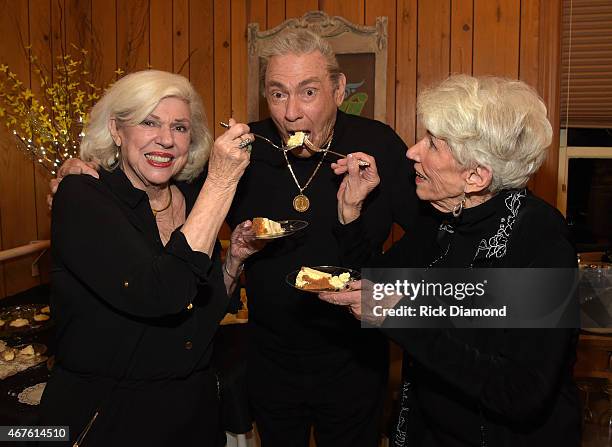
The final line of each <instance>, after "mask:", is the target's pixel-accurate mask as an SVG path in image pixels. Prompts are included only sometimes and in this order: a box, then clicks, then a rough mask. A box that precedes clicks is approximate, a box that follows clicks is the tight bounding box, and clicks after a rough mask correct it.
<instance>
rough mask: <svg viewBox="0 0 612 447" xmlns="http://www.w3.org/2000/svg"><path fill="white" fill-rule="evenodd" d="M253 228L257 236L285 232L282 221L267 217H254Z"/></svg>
mask: <svg viewBox="0 0 612 447" xmlns="http://www.w3.org/2000/svg"><path fill="white" fill-rule="evenodd" d="M253 230H254V231H255V235H256V236H274V235H277V234H281V233H284V232H285V230H283V227H282V226H281V224H280V223H278V222H276V221H274V220H272V219H268V218H267V217H255V218H253Z"/></svg>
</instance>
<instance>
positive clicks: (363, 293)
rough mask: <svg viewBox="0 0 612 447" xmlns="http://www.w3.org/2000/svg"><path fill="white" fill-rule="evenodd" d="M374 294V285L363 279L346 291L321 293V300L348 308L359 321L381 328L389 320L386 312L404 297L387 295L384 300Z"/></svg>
mask: <svg viewBox="0 0 612 447" xmlns="http://www.w3.org/2000/svg"><path fill="white" fill-rule="evenodd" d="M373 292H374V285H373V284H372V282H371V281H369V280H367V279H363V280H361V281H351V282H350V283H349V288H348V290H346V291H342V292H321V293H319V298H320V299H322V300H323V301H327V302H328V303H331V304H336V305H338V306H347V307H348V309H349V311H350V312H351V313H352V314H353V316H354V317H355V318H357V319H358V320H361V321H364V322H366V323H368V324H371V325H373V326H381V325H382V324H383V323H384V321H385V319H386V318H387V315H386V313H385V311H386V310H389V309H393V308H395V306H397V304H398V303H399V302H400V300H401V299H402V298H403V297H402V295H397V294H391V295H386V294H385V296H384V297H382V298H380V297H376V298H375V295H374V294H373Z"/></svg>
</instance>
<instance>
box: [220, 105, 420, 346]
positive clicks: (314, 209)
mask: <svg viewBox="0 0 612 447" xmlns="http://www.w3.org/2000/svg"><path fill="white" fill-rule="evenodd" d="M250 127H251V130H252V131H253V132H255V133H258V134H261V135H264V136H266V137H268V138H269V139H271V140H272V141H274V142H276V143H277V144H279V145H281V140H280V136H279V135H278V132H277V130H276V127H275V126H274V123H273V122H272V120H270V119H268V120H264V121H260V122H257V123H253V124H250ZM330 149H331V150H334V151H336V152H340V153H343V154H348V153H351V152H356V151H363V152H366V153H369V154H371V155H374V156H375V157H376V161H377V166H378V169H379V173H380V177H381V178H382V182H381V185H380V187H379V188H378V189H377V190H376V191H375V193H373V194H372V195H371V197H369V198H368V201H367V203H366V204H365V205H364V212H363V218H364V220H365V222H366V228H367V230H366V235H365V237H367V238H368V240H369V243H371V245H372V246H373V247H377V248H378V250H381V249H382V244H383V242H384V241H385V239H386V238H387V236H388V234H389V231H390V229H391V224H392V222H393V221H395V222H400V223H402V224H404V225H406V224H407V223H408V222H410V219H411V218H413V217H414V214H415V212H416V207H417V200H416V195H415V192H414V186H413V183H412V182H411V172H412V171H413V168H412V164H411V163H410V162H409V161H408V160H407V159H406V156H405V153H406V150H407V148H406V145H405V144H404V143H403V141H402V140H401V139H400V138H399V137H398V136H397V134H396V133H395V132H394V131H393V130H392V129H391V128H390V127H389V126H387V125H385V124H383V123H380V122H378V121H373V120H369V119H366V118H361V117H357V116H353V115H347V114H344V113H342V112H340V111H338V114H337V119H336V124H335V128H334V135H333V140H332V143H331V147H330ZM287 155H288V157H289V162H290V163H291V166H292V167H293V170H294V172H295V175H296V177H297V180H298V182H299V183H300V185H301V186H304V184H305V183H306V182H307V180H308V178H309V177H310V176H311V175H312V173H313V172H314V170H315V168H316V166H317V164H318V163H319V161H320V160H321V158H322V157H323V154H315V155H313V156H311V157H309V158H304V159H300V158H297V157H294V156H293V155H292V154H290V153H288V154H287ZM335 160H337V156H332V155H330V154H327V155H325V157H324V159H323V163H322V166H321V167H320V169H319V171H318V172H317V173H316V174H315V176H314V177H313V179H312V181H311V183H310V185H309V186H308V188H307V189H306V190H305V191H304V194H305V195H306V196H307V197H308V198H309V199H310V208H309V209H308V210H307V211H306V212H304V213H300V212H298V211H295V210H294V208H293V205H292V203H293V199H294V197H295V196H296V195H297V194H298V193H299V190H298V188H297V186H296V184H295V182H294V180H293V178H292V176H291V173H290V172H289V169H288V167H287V163H286V161H285V158H284V157H283V154H282V153H281V152H280V151H278V150H276V149H274V148H273V147H272V146H271V145H269V144H268V143H266V142H263V141H261V140H259V139H256V141H255V143H254V144H253V151H252V154H251V164H250V166H249V168H248V169H247V171H246V173H245V174H244V176H243V177H242V179H241V181H240V184H239V187H238V191H237V193H236V198H235V200H234V203H233V206H232V208H231V210H230V213H229V214H228V218H227V220H228V222H229V224H230V226H231V227H232V228H233V227H235V226H236V225H237V224H239V223H240V222H242V221H244V220H246V219H252V218H253V217H268V218H271V219H274V220H285V219H297V220H305V221H307V222H308V223H309V225H308V227H307V228H306V229H305V230H303V231H300V232H298V233H296V234H294V235H292V236H289V237H285V238H280V239H276V240H273V241H272V242H270V243H269V244H268V245H267V246H266V247H265V249H264V250H262V251H261V252H260V253H258V254H256V255H254V256H252V257H251V258H250V259H249V260H247V263H246V266H245V272H246V288H247V293H248V297H249V322H250V324H251V326H252V328H253V329H254V331H255V335H256V336H257V337H259V339H260V340H259V343H258V345H259V347H261V346H263V345H266V346H273V347H275V348H277V349H281V350H284V351H286V352H292V351H294V350H323V351H324V350H329V349H333V348H334V345H338V344H346V343H352V344H353V345H356V344H358V343H357V341H356V340H354V339H353V340H351V339H352V338H354V337H355V336H357V335H356V334H357V331H358V329H359V323H358V322H357V321H355V320H354V319H353V318H352V317H351V316H350V314H349V313H348V312H347V311H346V309H344V308H340V307H337V306H333V305H330V304H328V303H325V302H323V301H321V300H319V299H318V298H317V297H316V296H315V295H313V294H309V293H304V292H300V291H298V290H296V289H294V288H293V287H291V285H289V284H288V283H287V282H286V276H287V274H289V273H291V272H293V271H295V270H297V269H299V268H300V267H301V266H317V265H338V264H339V263H340V253H339V246H338V243H337V242H336V239H335V238H334V236H333V233H332V229H333V227H334V226H335V225H336V223H337V221H338V212H337V199H336V193H337V191H338V186H339V185H340V182H341V180H342V178H341V177H339V176H336V175H335V174H334V173H333V171H332V170H331V168H330V164H331V162H332V161H335ZM362 332H364V331H362ZM365 332H370V331H365Z"/></svg>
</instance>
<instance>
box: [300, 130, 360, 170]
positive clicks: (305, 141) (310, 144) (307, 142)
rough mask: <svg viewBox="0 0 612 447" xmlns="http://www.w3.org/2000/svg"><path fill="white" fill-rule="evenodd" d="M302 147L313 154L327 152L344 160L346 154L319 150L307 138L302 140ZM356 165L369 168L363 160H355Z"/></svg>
mask: <svg viewBox="0 0 612 447" xmlns="http://www.w3.org/2000/svg"><path fill="white" fill-rule="evenodd" d="M304 145H305V146H306V147H307V148H308V149H310V150H311V151H313V152H328V153H330V154H333V155H337V156H338V157H340V158H346V154H341V153H340V152H334V151H330V150H329V149H321V148H320V147H317V146H315V145H314V143H313V142H312V141H310V140H309V139H308V137H305V138H304ZM357 164H358V165H359V167H362V168H366V167H368V166H370V163H368V162H367V161H365V160H357Z"/></svg>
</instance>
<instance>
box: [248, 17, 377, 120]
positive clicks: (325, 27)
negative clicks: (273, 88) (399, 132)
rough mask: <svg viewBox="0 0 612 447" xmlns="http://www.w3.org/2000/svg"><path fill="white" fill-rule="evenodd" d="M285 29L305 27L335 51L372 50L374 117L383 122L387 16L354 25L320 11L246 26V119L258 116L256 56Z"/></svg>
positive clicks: (258, 88)
mask: <svg viewBox="0 0 612 447" xmlns="http://www.w3.org/2000/svg"><path fill="white" fill-rule="evenodd" d="M287 28H307V29H309V30H311V31H313V32H315V33H317V34H319V35H321V36H323V37H324V38H326V39H327V40H328V41H329V43H330V44H331V46H332V48H333V49H334V52H335V53H336V54H360V53H373V54H374V56H375V64H376V67H375V80H374V84H375V85H374V96H375V98H374V118H375V119H377V120H379V121H382V122H386V116H387V37H388V35H387V17H376V25H374V26H363V25H355V24H354V23H351V22H349V21H348V20H346V19H345V18H343V17H339V16H333V17H330V16H328V15H327V14H325V13H324V12H322V11H310V12H307V13H306V14H304V15H303V16H302V17H299V18H294V19H289V20H285V21H284V22H283V23H281V24H280V25H278V26H276V27H274V28H271V29H269V30H266V31H259V23H249V25H248V53H249V63H248V85H247V116H248V120H249V122H251V121H257V120H258V119H259V101H260V100H261V99H262V98H263V95H262V94H261V92H260V79H259V55H260V54H261V49H262V48H263V47H264V46H265V45H266V44H267V42H269V41H270V40H272V39H273V38H274V37H275V36H276V35H277V34H278V33H280V32H281V31H283V30H285V29H287Z"/></svg>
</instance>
